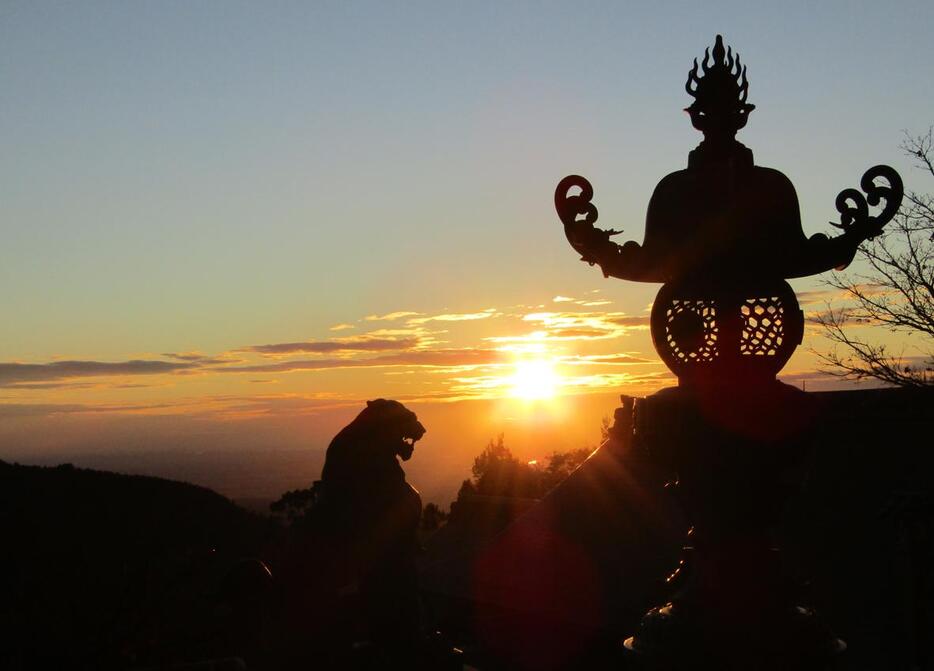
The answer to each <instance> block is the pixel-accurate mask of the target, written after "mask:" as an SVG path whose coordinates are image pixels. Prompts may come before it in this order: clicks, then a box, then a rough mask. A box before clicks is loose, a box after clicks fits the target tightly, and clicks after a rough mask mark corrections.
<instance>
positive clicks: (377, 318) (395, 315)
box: [364, 310, 421, 322]
mask: <svg viewBox="0 0 934 671" xmlns="http://www.w3.org/2000/svg"><path fill="white" fill-rule="evenodd" d="M420 314H421V313H420V312H410V311H408V310H399V311H398V312H389V313H387V314H384V315H367V316H366V317H364V319H365V320H366V321H368V322H391V321H395V320H397V319H402V318H403V317H415V316H417V315H420Z"/></svg>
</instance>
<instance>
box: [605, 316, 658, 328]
mask: <svg viewBox="0 0 934 671" xmlns="http://www.w3.org/2000/svg"><path fill="white" fill-rule="evenodd" d="M606 321H607V323H609V324H615V325H617V326H625V327H626V328H629V329H644V328H647V327H648V326H649V325H650V323H651V318H650V317H649V315H612V316H610V315H608V316H607V318H606Z"/></svg>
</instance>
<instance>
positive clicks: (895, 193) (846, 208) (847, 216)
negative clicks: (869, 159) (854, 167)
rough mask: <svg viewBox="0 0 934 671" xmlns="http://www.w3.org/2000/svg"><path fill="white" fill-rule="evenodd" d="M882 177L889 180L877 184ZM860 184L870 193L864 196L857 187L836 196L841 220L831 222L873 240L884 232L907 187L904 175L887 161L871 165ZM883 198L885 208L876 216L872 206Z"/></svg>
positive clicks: (856, 234) (836, 226) (876, 205)
mask: <svg viewBox="0 0 934 671" xmlns="http://www.w3.org/2000/svg"><path fill="white" fill-rule="evenodd" d="M879 178H881V179H883V180H885V182H886V184H877V183H876V179H879ZM859 185H860V187H861V188H862V190H863V191H864V192H865V193H866V195H865V196H864V195H863V194H862V193H860V192H859V191H857V190H856V189H844V190H843V191H841V192H840V195H838V196H837V200H836V206H837V212H839V213H840V223H839V224H837V223H835V222H830V224H831V225H832V226H834V227H835V228H839V229H841V230H842V231H843V232H844V233H847V234H851V235H853V236H858V237H859V238H861V239H863V240H871V239H872V238H874V237H876V236H877V235H879V234H880V233H881V232H882V229H883V227H885V225H886V224H887V223H889V222H890V221H891V220H892V217H894V216H895V213H896V212H898V208H899V207H900V206H901V203H902V197H903V196H904V193H905V189H904V186H903V185H902V178H901V176H899V174H898V173H897V172H895V170H894V169H893V168H890V167H889V166H887V165H876V166H873V167H872V168H869V170H867V171H866V173H865V174H864V175H863V178H862V179H861V180H860V181H859ZM883 202H884V205H883V206H882V211H881V212H879V213H878V214H876V215H874V216H873V215H870V214H869V208H870V206H871V207H878V206H879V205H880V203H883Z"/></svg>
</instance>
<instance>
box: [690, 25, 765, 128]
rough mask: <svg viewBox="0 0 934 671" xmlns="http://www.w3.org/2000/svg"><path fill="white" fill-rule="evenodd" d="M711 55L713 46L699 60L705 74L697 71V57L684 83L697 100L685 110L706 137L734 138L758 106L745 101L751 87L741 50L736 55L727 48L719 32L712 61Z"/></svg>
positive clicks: (695, 126)
mask: <svg viewBox="0 0 934 671" xmlns="http://www.w3.org/2000/svg"><path fill="white" fill-rule="evenodd" d="M710 57H711V53H710V49H709V48H708V49H705V50H704V60H703V62H702V63H701V64H700V68H701V69H702V70H703V74H700V72H699V71H698V63H697V59H696V58H695V59H694V67H693V69H691V71H690V72H689V73H688V80H687V83H686V84H685V85H684V88H685V90H686V91H687V92H688V93H689V94H690V95H691V96H692V97H693V98H694V102H693V103H691V106H690V107H687V108H685V111H686V112H687V113H688V114H690V115H691V123H692V124H693V125H694V128H696V129H697V130H699V131H701V132H702V133H704V138H705V139H712V140H714V141H717V140H731V139H733V137H734V136H735V135H736V131H738V130H739V129H741V128H743V127H744V126H745V125H746V121H747V119H748V118H749V113H750V112H752V110H754V109H755V108H756V106H755V105H751V104H749V103H747V102H746V94H747V93H748V90H749V82H748V81H747V80H746V66H745V65H742V64H741V63H740V62H739V54H736V56H735V58H734V56H733V50H732V49H731V48H727V49H726V50H724V48H723V37H722V36H720V35H717V39H716V43H715V44H714V47H713V62H711V58H710Z"/></svg>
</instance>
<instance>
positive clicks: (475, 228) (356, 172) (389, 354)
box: [0, 2, 934, 496]
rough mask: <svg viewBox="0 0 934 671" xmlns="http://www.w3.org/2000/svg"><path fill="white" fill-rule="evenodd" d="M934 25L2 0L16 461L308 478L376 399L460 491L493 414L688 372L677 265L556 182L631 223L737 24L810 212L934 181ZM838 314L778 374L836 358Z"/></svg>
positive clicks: (636, 13) (901, 10)
mask: <svg viewBox="0 0 934 671" xmlns="http://www.w3.org/2000/svg"><path fill="white" fill-rule="evenodd" d="M932 25H934V5H932V4H931V3H930V2H901V3H885V4H883V3H868V2H867V3H858V2H819V3H813V2H811V3H781V4H780V5H779V3H665V2H652V3H648V2H646V3H618V2H613V3H575V5H574V6H570V5H569V4H568V3H558V2H554V3H552V2H536V3H532V2H516V3H481V2H474V3H439V2H430V3H429V2H426V3H418V2H403V3H376V2H373V3H353V2H339V3H338V2H335V3H326V2H320V3H285V2H283V3H272V4H270V3H238V2H203V3H185V2H177V3H175V2H159V3H152V2H135V3H117V2H113V3H96V2H86V3H67V4H63V3H40V2H28V3H26V2H23V3H16V2H4V3H2V4H0V100H2V105H0V151H2V157H3V158H2V160H0V230H2V238H0V286H2V287H3V288H4V289H3V291H0V314H2V315H3V317H4V319H3V326H2V328H0V404H2V405H0V458H16V459H19V460H21V461H34V462H42V461H48V462H55V461H62V460H65V459H76V460H77V461H78V462H79V463H88V464H92V465H96V464H101V463H105V462H106V463H112V464H116V467H119V468H120V469H123V470H136V471H140V472H142V471H147V472H148V471H152V472H157V473H160V474H169V475H179V473H182V475H185V474H186V473H188V475H186V476H185V477H188V478H189V479H194V480H200V481H203V482H208V483H210V484H216V482H215V480H216V478H215V479H214V480H212V479H211V478H210V477H209V476H208V475H204V473H205V472H207V473H210V472H211V468H210V466H211V464H212V463H214V462H212V459H216V458H218V457H217V455H218V454H225V455H230V454H233V453H238V454H246V453H247V452H249V454H250V455H252V456H250V457H249V458H248V459H246V461H245V462H244V463H247V466H243V469H242V470H243V474H242V477H241V479H240V480H238V482H239V484H238V485H236V486H233V485H229V483H227V481H223V482H221V484H218V485H217V486H218V487H219V488H220V489H222V490H225V493H230V494H232V495H233V494H241V493H243V492H249V493H252V494H259V493H260V492H261V493H262V494H263V495H268V494H271V493H273V492H274V491H275V490H276V488H277V487H279V486H280V485H281V484H282V483H283V482H284V480H282V479H280V480H275V479H274V478H273V480H274V481H271V482H267V483H266V484H264V485H262V486H260V485H257V484H256V482H258V481H259V479H261V478H260V475H259V474H258V472H259V471H262V470H263V469H262V468H261V467H259V466H258V464H263V463H269V460H270V459H271V457H270V458H267V457H268V455H269V454H270V453H272V452H275V451H276V450H280V451H281V450H286V451H290V452H289V454H290V455H293V456H294V455H299V456H297V457H295V458H298V459H301V458H303V457H302V456H301V455H308V454H314V455H316V456H315V457H314V459H312V460H311V461H308V460H307V459H306V460H305V461H303V462H302V463H303V464H304V466H303V468H302V469H298V470H296V469H294V468H289V467H284V466H283V467H282V469H281V470H282V472H283V473H286V474H289V473H291V474H292V478H293V481H290V484H294V482H297V481H298V480H301V479H307V478H309V477H313V475H314V471H315V469H316V468H320V461H319V457H320V453H321V450H322V449H323V447H324V446H326V444H327V440H328V439H329V437H330V436H331V435H333V432H334V431H336V430H337V429H338V428H339V427H340V425H341V422H343V421H345V420H347V419H348V418H350V417H352V416H353V414H355V413H356V412H357V411H358V410H359V408H360V407H362V401H363V400H365V399H369V398H377V397H387V398H397V399H400V400H403V401H405V402H406V403H408V404H411V405H412V406H413V408H416V409H417V410H418V412H419V413H420V416H427V417H431V418H433V419H435V420H436V425H435V427H434V429H435V430H432V429H433V427H432V426H429V434H428V435H427V436H426V438H425V440H424V441H423V443H422V444H420V448H419V452H418V455H419V457H418V458H419V459H421V460H422V463H421V465H420V466H416V465H415V463H416V461H417V460H413V462H412V468H413V469H416V471H418V469H419V468H420V469H421V471H420V473H421V475H420V476H419V478H420V479H421V483H422V484H423V486H426V487H428V488H429V489H431V488H435V489H437V491H438V496H444V492H446V491H447V490H446V489H444V488H445V487H448V488H449V487H451V486H453V485H452V483H456V482H457V481H458V478H461V479H462V478H463V477H466V476H467V474H468V472H469V459H470V457H471V456H472V455H473V454H475V453H477V452H479V450H480V449H481V448H482V446H483V444H484V442H485V441H486V440H488V439H489V438H490V437H492V436H494V435H496V434H497V433H499V432H505V433H506V435H507V444H510V438H511V437H512V438H513V440H512V443H511V444H512V445H514V446H515V448H516V449H517V451H519V452H520V453H522V454H523V455H528V456H529V458H534V457H535V455H537V454H539V453H542V452H546V451H548V450H550V449H553V448H554V449H558V448H569V447H577V446H580V445H582V444H593V443H595V442H596V441H597V440H598V438H599V420H600V417H601V416H606V415H610V414H612V410H613V407H614V406H615V405H616V401H615V399H616V397H617V396H618V394H620V393H627V394H645V393H651V392H652V391H654V390H656V389H658V388H659V387H661V386H664V385H668V384H672V383H673V378H672V377H671V375H670V373H668V372H667V370H666V369H665V368H664V366H663V365H662V364H661V363H660V362H659V360H658V357H657V356H656V355H655V353H654V350H653V348H652V344H651V338H650V335H649V332H648V329H647V320H648V312H647V309H648V306H649V305H650V304H651V302H652V299H653V297H654V294H655V292H656V291H657V289H658V285H651V284H650V285H639V284H634V283H627V282H622V281H620V280H613V279H604V278H603V277H602V275H601V273H600V272H599V270H598V269H596V268H590V267H588V266H587V265H586V264H583V263H581V262H580V261H579V260H578V257H577V256H576V255H575V254H574V252H573V251H572V250H571V249H570V247H569V246H568V245H567V242H566V241H565V239H564V236H563V233H562V230H561V226H560V223H559V222H558V219H557V216H556V215H555V213H554V210H553V205H552V195H553V191H554V187H555V185H556V184H557V182H558V181H559V180H560V179H561V178H562V177H563V176H565V175H566V174H569V173H578V174H582V175H585V176H586V177H588V179H590V181H591V182H592V183H593V185H594V188H595V193H596V196H595V202H596V204H597V206H598V207H599V208H600V217H601V218H600V223H601V224H602V225H604V226H606V227H613V228H617V229H619V228H622V229H624V231H625V233H624V235H623V236H621V240H620V241H622V240H623V239H634V240H636V241H641V239H642V235H643V233H644V218H645V207H646V204H647V203H648V199H649V197H650V196H651V193H652V190H653V188H654V186H655V184H656V183H657V182H658V181H659V179H661V177H663V176H664V175H665V174H667V173H670V172H673V171H675V170H679V169H682V168H684V167H685V165H686V160H687V153H688V151H690V150H691V149H692V148H694V147H695V146H696V144H697V143H698V142H699V140H700V139H701V138H700V135H699V134H698V133H697V132H696V131H694V130H693V129H692V128H691V125H690V122H689V119H688V117H687V115H686V114H685V113H684V112H683V108H684V107H686V106H687V105H688V104H689V102H690V99H689V98H688V96H687V94H686V93H685V92H684V81H685V79H686V77H687V72H688V70H689V69H690V66H691V63H692V60H693V59H694V58H695V57H697V56H700V55H702V54H703V51H704V49H705V47H708V46H710V45H711V44H712V43H713V38H714V36H715V35H716V34H717V33H722V34H723V36H724V38H725V40H726V42H727V44H729V45H731V46H732V47H733V48H734V49H735V50H737V51H739V53H740V54H741V56H742V58H743V62H744V63H746V64H747V67H748V78H749V82H750V88H749V100H750V101H751V102H753V103H755V104H756V110H755V111H754V112H753V113H752V115H751V117H750V121H749V124H748V126H747V128H746V129H744V130H743V131H741V133H740V135H739V139H740V141H742V142H744V143H745V144H746V145H747V146H749V147H750V148H751V149H752V150H753V152H754V155H755V158H756V162H757V164H759V165H765V166H769V167H773V168H777V169H779V170H782V171H783V172H784V173H785V174H787V175H788V176H789V177H790V178H791V180H792V181H793V183H794V184H795V186H796V188H797V192H798V198H799V201H800V205H801V211H802V219H803V227H804V231H805V233H806V234H808V235H811V234H814V233H817V232H828V231H830V230H831V229H830V227H829V225H828V224H827V222H828V221H831V220H835V219H836V211H835V209H834V198H835V197H836V194H837V193H838V192H839V191H840V190H842V189H843V188H846V187H850V186H856V185H857V184H858V180H859V177H860V176H861V175H862V173H863V172H864V171H865V170H866V169H867V168H869V167H870V166H872V165H875V164H877V163H888V164H890V165H892V166H894V167H896V168H897V169H898V170H899V171H900V172H901V174H902V175H903V177H904V179H905V182H906V186H908V187H909V188H914V189H917V190H921V191H924V190H929V187H930V185H927V184H924V183H923V181H921V182H919V181H918V180H922V179H923V176H922V175H920V173H918V172H917V171H916V170H914V169H913V168H912V166H911V163H910V161H908V160H907V159H906V158H905V157H904V156H903V155H902V154H901V152H900V151H899V150H898V144H899V142H900V141H901V140H902V134H903V132H904V131H906V130H907V131H910V132H916V133H920V132H924V131H925V130H926V129H927V128H928V126H929V125H930V124H931V123H932V122H934V112H932V110H934V90H932V88H931V86H930V80H931V63H934V42H932V40H931V39H930V32H931V28H930V27H931V26H932ZM854 270H855V271H857V272H858V271H859V267H858V265H857V266H856V267H855V268H854ZM792 284H793V286H794V287H795V289H796V290H797V291H798V292H799V299H800V300H801V303H802V306H803V308H804V309H805V310H806V311H814V310H820V309H823V308H824V307H826V302H827V301H832V300H836V299H837V298H838V297H836V296H834V294H833V292H831V291H829V290H828V289H827V288H826V287H825V286H824V285H823V284H821V280H820V278H815V279H808V280H798V281H795V282H793V283H792ZM880 337H884V338H890V339H892V338H895V341H894V344H895V345H896V346H901V347H904V348H905V349H906V350H907V351H910V349H911V342H910V339H901V340H899V338H901V337H900V336H892V335H889V334H881V336H880ZM822 342H823V341H822V340H821V339H820V337H819V334H818V333H816V332H814V331H813V330H812V329H809V331H808V334H807V335H806V342H805V344H804V346H803V347H801V348H799V352H798V353H796V354H795V356H794V357H793V358H792V360H791V361H790V362H789V364H788V366H787V367H786V369H785V372H784V379H785V380H786V381H788V382H790V383H793V384H803V383H804V382H805V381H807V384H808V385H809V388H829V387H831V386H833V384H834V383H833V382H832V381H829V380H828V379H827V378H826V376H825V375H823V374H822V373H821V372H820V371H819V370H818V366H817V361H816V359H815V357H814V355H813V354H812V353H810V352H809V349H814V348H816V349H820V347H822V346H826V345H825V344H822ZM535 396H540V397H542V398H537V399H536V398H530V397H535ZM582 399H583V400H582ZM465 427H469V428H465ZM542 427H547V428H548V430H547V431H545V430H544V429H543V428H542ZM204 450H207V454H208V455H209V456H210V458H206V459H207V465H206V466H204V468H202V469H201V470H200V471H197V469H195V470H194V471H191V472H190V473H189V472H188V471H184V469H182V470H180V469H181V468H182V467H181V466H180V464H183V463H189V462H191V461H192V459H194V457H195V456H196V455H198V454H201V453H202V452H203V451H204ZM153 455H156V456H153ZM264 455H265V456H264ZM441 455H446V456H441ZM451 455H455V456H454V457H452V456H451ZM92 457H93V458H92ZM289 458H290V459H291V458H292V457H289ZM82 459H83V460H84V461H82ZM95 459H96V461H95ZM107 459H109V460H110V461H109V462H107V461H106V460H107ZM446 460H447V461H446ZM287 461H288V460H287ZM283 463H285V462H283ZM289 463H291V462H289ZM444 464H447V465H446V466H445V465H444ZM172 468H174V469H175V470H174V471H173V470H172ZM186 468H187V467H186ZM192 468H194V467H192ZM183 471H184V472H183ZM196 471H197V472H196ZM442 471H443V472H444V473H445V476H444V478H441V479H439V478H440V476H437V473H440V472H442ZM199 474H200V475H199ZM436 476H437V477H436ZM238 477H240V476H238ZM251 477H254V479H255V481H251V480H250V478H251ZM283 477H285V476H283ZM266 480H269V478H268V477H267V478H266ZM441 480H443V483H444V484H443V486H442V485H441V484H438V483H439V482H441ZM218 482H220V481H218ZM225 483H227V484H225ZM251 483H252V484H251Z"/></svg>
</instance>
